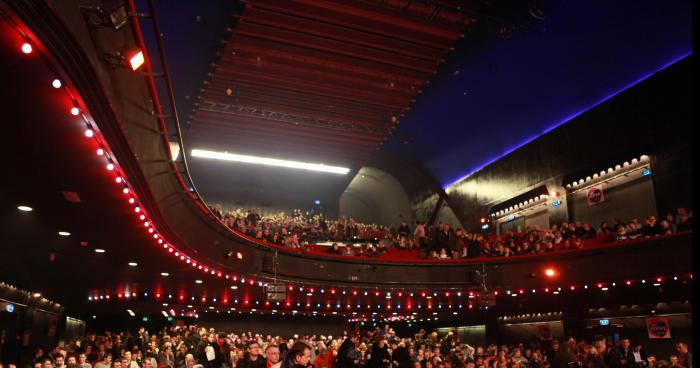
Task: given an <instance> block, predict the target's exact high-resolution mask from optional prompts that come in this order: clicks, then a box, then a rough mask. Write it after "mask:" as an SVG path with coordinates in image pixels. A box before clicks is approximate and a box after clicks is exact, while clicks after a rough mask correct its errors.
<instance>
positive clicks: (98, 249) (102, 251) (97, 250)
mask: <svg viewBox="0 0 700 368" xmlns="http://www.w3.org/2000/svg"><path fill="white" fill-rule="evenodd" d="M104 252H105V250H104V249H101V248H95V253H104Z"/></svg>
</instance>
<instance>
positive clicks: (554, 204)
mask: <svg viewBox="0 0 700 368" xmlns="http://www.w3.org/2000/svg"><path fill="white" fill-rule="evenodd" d="M560 204H561V201H553V202H552V206H554V207H556V206H558V205H560Z"/></svg>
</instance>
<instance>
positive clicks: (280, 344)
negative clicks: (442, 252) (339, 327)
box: [0, 325, 692, 368]
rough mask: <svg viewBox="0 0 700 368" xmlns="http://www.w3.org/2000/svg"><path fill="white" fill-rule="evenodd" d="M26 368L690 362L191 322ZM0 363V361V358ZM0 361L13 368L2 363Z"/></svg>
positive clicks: (531, 367)
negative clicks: (281, 332)
mask: <svg viewBox="0 0 700 368" xmlns="http://www.w3.org/2000/svg"><path fill="white" fill-rule="evenodd" d="M27 367H32V368H550V367H551V368H665V367H670V368H692V357H691V353H690V352H689V348H688V345H687V344H686V343H685V342H683V341H678V342H676V343H675V349H674V350H673V351H668V352H666V353H664V354H663V355H662V356H661V355H660V356H658V357H657V356H656V355H654V354H651V353H649V354H647V352H646V350H645V349H644V346H642V344H640V343H633V342H632V341H630V339H628V338H625V337H623V338H621V339H620V340H619V341H617V342H613V340H612V338H611V337H607V338H606V337H599V338H594V339H592V340H585V339H576V338H574V337H568V338H567V339H566V340H564V341H562V342H559V341H558V340H556V339H546V340H545V339H538V340H533V341H527V342H519V343H516V344H501V345H498V344H484V345H481V344H477V343H474V342H473V341H466V339H465V338H464V337H460V334H459V333H458V330H453V331H450V332H448V333H446V334H444V335H439V334H438V333H437V332H432V333H426V331H425V330H420V331H419V332H418V333H416V334H415V335H413V336H407V337H399V336H398V335H397V334H396V333H395V332H394V331H393V329H391V328H390V327H389V326H388V325H387V326H384V328H379V327H377V328H375V329H374V330H365V331H360V330H359V329H358V330H355V331H353V332H351V333H349V334H348V333H347V332H343V334H342V335H340V336H323V335H297V334H295V335H293V336H287V337H280V336H272V335H266V336H263V335H262V334H253V333H251V332H245V333H241V334H235V333H225V332H221V331H215V330H214V329H206V328H203V327H197V326H182V327H166V328H163V329H162V330H161V331H159V332H157V333H155V334H149V333H148V332H147V331H146V330H145V329H144V328H140V329H139V330H138V331H137V332H135V333H130V332H121V333H110V332H105V333H103V334H100V335H96V334H93V333H91V334H88V335H87V336H83V337H79V338H76V339H74V340H72V341H70V342H68V343H67V344H66V345H65V346H63V347H59V346H56V347H54V348H52V349H50V350H49V351H44V350H43V349H38V350H37V351H36V353H35V354H34V355H33V357H32V359H31V361H30V362H29V364H27ZM0 368H3V367H2V366H1V365H0ZM8 368H16V367H15V366H14V365H8Z"/></svg>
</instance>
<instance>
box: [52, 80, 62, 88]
mask: <svg viewBox="0 0 700 368" xmlns="http://www.w3.org/2000/svg"><path fill="white" fill-rule="evenodd" d="M51 85H52V86H53V88H61V86H62V84H61V80H60V79H58V78H56V79H54V80H53V82H52V83H51Z"/></svg>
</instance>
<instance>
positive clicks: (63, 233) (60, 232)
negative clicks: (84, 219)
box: [58, 231, 70, 236]
mask: <svg viewBox="0 0 700 368" xmlns="http://www.w3.org/2000/svg"><path fill="white" fill-rule="evenodd" d="M58 235H60V236H70V233H69V232H67V231H59V232H58Z"/></svg>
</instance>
